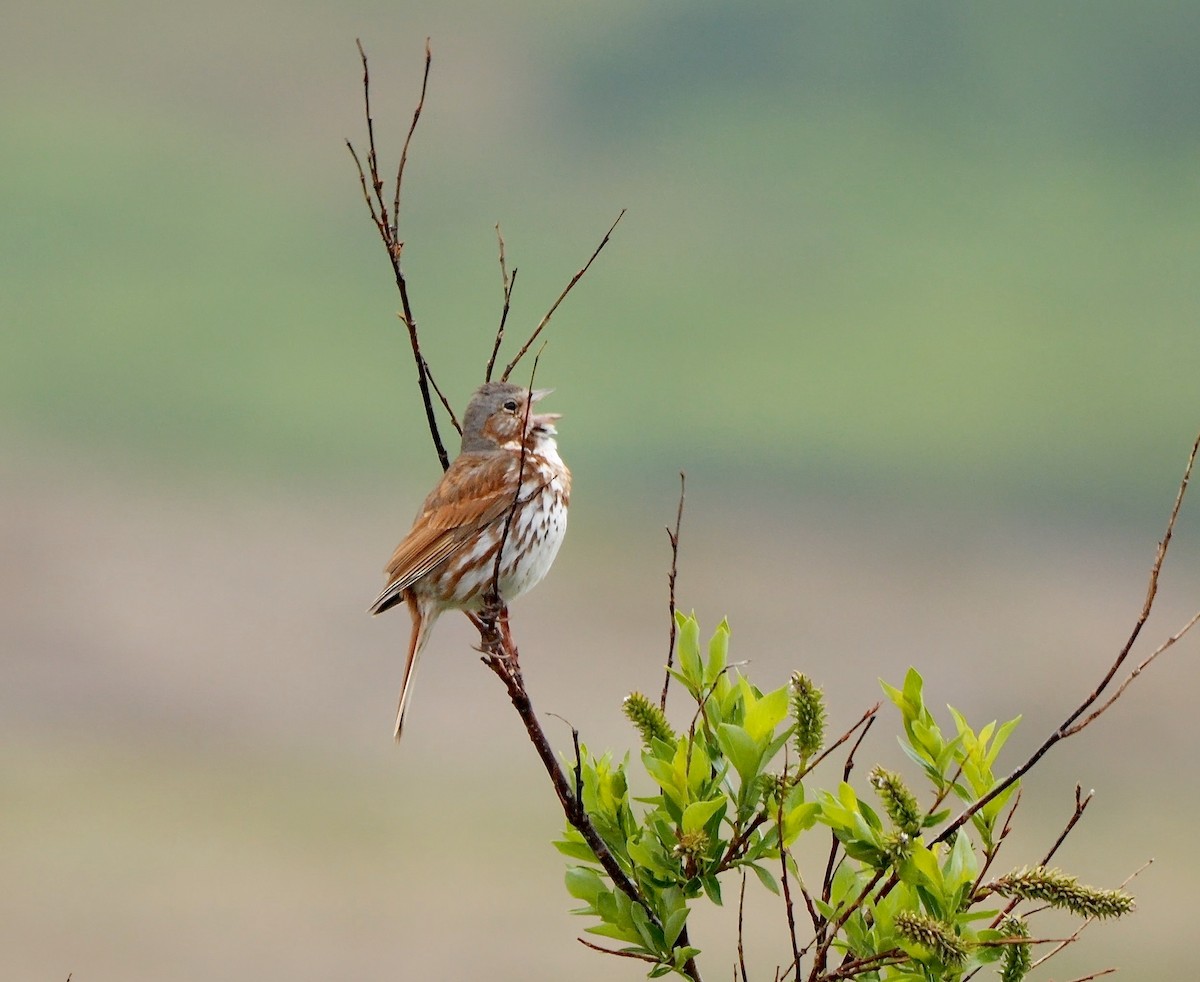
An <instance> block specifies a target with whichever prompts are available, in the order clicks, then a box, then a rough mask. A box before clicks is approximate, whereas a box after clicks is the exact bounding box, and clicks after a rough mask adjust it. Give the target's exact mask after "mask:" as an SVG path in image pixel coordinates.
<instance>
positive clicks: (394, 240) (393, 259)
mask: <svg viewBox="0 0 1200 982" xmlns="http://www.w3.org/2000/svg"><path fill="white" fill-rule="evenodd" d="M356 43H357V45H358V54H359V58H360V60H361V61H362V69H363V109H364V112H365V115H366V121H367V166H366V168H365V169H364V168H363V164H362V160H361V158H360V157H359V155H358V151H356V150H355V149H354V144H352V143H351V142H350V141H349V140H347V141H346V147H347V148H348V149H349V151H350V156H351V157H353V158H354V164H355V166H356V167H357V168H358V180H359V184H360V185H361V186H362V191H363V197H364V199H365V200H366V202H367V209H368V211H369V212H370V214H371V221H372V222H374V224H375V228H376V230H377V231H378V232H379V237H380V239H382V241H383V245H384V248H385V249H386V250H387V254H388V261H389V262H390V263H391V266H392V275H393V276H394V277H395V280H396V289H397V290H398V291H399V292H400V306H401V314H400V320H401V321H402V322H403V324H404V326H405V329H406V330H407V331H408V341H409V345H410V347H411V348H412V353H413V361H414V362H416V366H417V387H418V388H419V389H420V392H421V400H422V401H423V402H424V404H425V421H426V423H427V424H428V425H429V435H430V437H431V438H432V439H433V446H434V449H435V450H436V451H437V455H438V461H439V462H440V463H441V465H442V470H447V469H448V468H449V467H450V456H449V454H447V453H446V447H445V444H444V443H443V442H442V436H441V433H440V432H439V430H438V424H437V416H436V414H435V413H434V410H433V398H432V395H431V393H430V387H431V386H432V387H433V389H434V390H436V391H437V393H438V395H439V397H440V398H441V400H442V404H443V405H444V406H445V407H446V409H447V411H448V412H449V414H450V419H451V421H452V422H453V424H454V427H455V429H457V430H458V431H459V432H460V433H461V432H462V429H461V427H460V426H459V423H458V419H457V417H456V416H455V415H454V411H453V410H452V409H451V408H450V405H449V403H448V402H447V400H446V398H445V396H443V395H442V393H441V390H440V389H438V388H437V383H436V382H434V381H433V377H432V375H431V373H430V371H429V365H428V363H427V362H426V361H425V358H424V356H423V355H422V354H421V341H420V337H419V335H418V332H417V321H416V318H415V317H414V316H413V312H412V304H411V303H410V301H409V298H408V281H407V280H406V279H405V277H404V270H403V268H402V267H401V265H400V255H401V253H402V252H403V250H404V243H403V242H401V241H400V238H399V225H400V215H399V211H400V183H401V180H402V179H403V177H404V165H405V161H406V159H407V156H408V146H409V142H410V141H411V140H412V135H413V131H414V130H416V128H417V120H418V119H419V118H420V116H421V109H422V108H423V107H424V105H425V91H426V86H427V84H428V82H429V66H430V63H431V58H432V55H431V52H430V46H429V41H428V39H426V41H425V71H424V74H423V75H422V81H421V97H420V99H419V100H418V102H417V108H416V110H415V111H414V112H413V120H412V125H411V126H410V127H409V130H408V137H407V138H406V139H405V141H404V151H403V153H402V154H401V158H400V166H399V168H398V170H397V172H396V190H395V197H394V198H393V200H392V213H391V214H390V215H389V213H388V208H387V203H386V201H385V199H384V197H383V178H382V177H380V175H379V153H378V151H377V149H376V146H375V121H374V119H373V117H372V115H371V74H370V70H369V69H368V67H367V53H366V50H365V49H364V48H363V45H362V41H357V42H356ZM368 177H369V185H368Z"/></svg>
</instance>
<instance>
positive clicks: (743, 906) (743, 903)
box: [734, 869, 750, 982]
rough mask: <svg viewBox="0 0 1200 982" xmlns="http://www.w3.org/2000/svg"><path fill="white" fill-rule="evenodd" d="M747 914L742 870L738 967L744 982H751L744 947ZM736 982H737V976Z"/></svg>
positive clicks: (739, 896)
mask: <svg viewBox="0 0 1200 982" xmlns="http://www.w3.org/2000/svg"><path fill="white" fill-rule="evenodd" d="M745 912H746V871H745V870H744V869H743V870H742V892H741V893H740V894H739V895H738V949H737V951H738V966H739V967H740V968H741V970H742V982H750V980H749V978H748V977H747V976H746V949H745V947H744V946H743V945H742V918H743V915H744V914H745ZM734 978H735V982H736V976H735V977H734Z"/></svg>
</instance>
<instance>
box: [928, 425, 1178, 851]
mask: <svg viewBox="0 0 1200 982" xmlns="http://www.w3.org/2000/svg"><path fill="white" fill-rule="evenodd" d="M1197 452H1200V436H1197V437H1196V441H1195V443H1193V444H1192V450H1191V453H1190V454H1189V455H1188V461H1187V466H1186V467H1185V468H1184V471H1183V479H1182V480H1181V481H1180V483H1179V491H1178V492H1177V493H1176V495H1175V504H1174V505H1173V506H1172V508H1171V517H1170V518H1169V519H1168V521H1167V530H1166V532H1165V533H1164V535H1163V537H1162V540H1161V541H1160V542H1159V543H1158V551H1157V553H1156V554H1155V557H1154V564H1153V566H1152V567H1151V568H1150V582H1149V584H1148V586H1147V588H1146V599H1145V601H1144V602H1143V603H1142V610H1141V613H1139V614H1138V618H1137V620H1136V622H1135V623H1134V626H1133V630H1132V631H1131V632H1130V634H1129V638H1128V640H1126V642H1125V644H1124V646H1123V647H1122V648H1121V650H1120V652H1118V654H1117V657H1116V660H1115V661H1114V662H1113V663H1112V665H1111V666H1110V667H1109V669H1108V671H1107V672H1106V673H1105V674H1104V677H1103V678H1102V679H1101V680H1100V684H1099V685H1097V686H1096V688H1095V689H1094V690H1093V691H1092V693H1091V694H1090V695H1089V696H1088V697H1087V698H1086V699H1084V700H1083V702H1082V703H1080V705H1079V706H1078V708H1076V709H1075V711H1074V712H1072V713H1071V715H1070V716H1068V717H1067V718H1066V719H1065V720H1063V722H1062V724H1061V725H1060V726H1059V727H1058V729H1056V730H1055V731H1054V732H1053V733H1051V734H1050V735H1049V736H1048V737H1047V738H1046V739H1045V740H1044V741H1043V743H1042V745H1041V746H1040V747H1038V749H1037V750H1035V751H1034V752H1033V754H1032V755H1031V756H1030V757H1029V758H1028V759H1027V760H1026V761H1025V762H1024V763H1023V764H1021V765H1020V766H1019V767H1017V768H1016V770H1014V771H1013V772H1012V773H1011V774H1009V775H1008V777H1006V778H1004V780H1002V781H1000V782H999V783H998V784H997V785H996V786H995V787H993V788H992V790H991V791H989V792H988V793H987V794H985V795H984V796H983V797H982V798H980V799H979V800H978V801H976V802H975V803H974V804H972V805H970V806H969V807H968V808H966V809H964V810H963V812H962V813H961V814H960V815H959V816H958V818H956V819H955V820H954V821H953V822H951V823H950V824H949V825H947V826H946V827H945V828H944V829H943V830H942V831H941V833H940V834H939V835H938V836H937V838H936V839H934V840H933V842H934V843H937V842H945V841H946V840H948V839H949V838H950V836H952V835H954V833H955V832H957V831H958V830H959V829H960V828H962V827H963V826H964V825H965V824H966V823H967V822H969V821H970V820H971V817H972V816H973V815H975V814H976V813H977V812H979V810H980V809H981V808H984V807H986V806H987V804H988V803H989V802H990V801H992V800H993V799H995V798H996V797H997V796H998V795H1001V794H1003V793H1004V792H1005V791H1007V790H1008V789H1009V788H1010V787H1011V786H1012V785H1013V784H1015V783H1016V782H1017V781H1019V780H1020V779H1021V778H1022V777H1024V776H1025V775H1026V774H1027V773H1028V772H1029V771H1030V770H1031V769H1032V768H1033V766H1034V765H1035V764H1037V762H1038V761H1039V760H1041V759H1042V757H1044V756H1045V755H1046V753H1047V752H1048V751H1049V750H1050V748H1051V747H1053V746H1054V745H1055V744H1056V743H1058V742H1059V741H1060V740H1065V739H1066V738H1068V737H1071V736H1074V735H1075V734H1076V733H1078V732H1079V731H1080V730H1081V729H1083V727H1084V726H1086V725H1087V724H1088V723H1090V722H1091V721H1092V720H1094V719H1095V718H1096V717H1098V716H1099V715H1100V714H1101V713H1102V712H1104V711H1105V710H1106V709H1108V708H1109V706H1111V705H1112V704H1113V702H1114V701H1115V700H1113V699H1109V701H1108V702H1106V703H1105V704H1104V705H1103V706H1102V707H1101V709H1100V710H1099V711H1098V712H1095V713H1093V714H1092V715H1091V716H1089V717H1088V718H1087V720H1086V721H1084V722H1083V723H1082V724H1080V725H1078V726H1076V725H1074V724H1075V721H1076V720H1078V719H1079V717H1080V716H1082V715H1083V714H1084V713H1086V712H1087V711H1088V710H1089V709H1090V708H1091V707H1092V706H1093V705H1094V704H1095V703H1096V701H1097V700H1098V699H1099V698H1100V696H1101V695H1102V694H1103V692H1104V690H1105V689H1106V688H1107V687H1108V684H1109V683H1110V682H1111V681H1112V680H1113V677H1114V676H1115V675H1116V674H1117V672H1118V671H1119V670H1120V668H1121V665H1123V664H1124V662H1125V659H1126V658H1127V657H1128V656H1129V652H1130V650H1131V649H1132V648H1133V645H1134V642H1135V641H1137V639H1138V635H1140V634H1141V631H1142V627H1143V625H1144V624H1145V623H1146V621H1147V619H1148V618H1149V617H1150V611H1151V608H1152V607H1153V605H1154V598H1155V596H1156V595H1157V593H1158V576H1159V573H1160V572H1161V571H1162V565H1163V561H1164V560H1165V559H1166V558H1167V547H1168V546H1169V545H1170V543H1171V536H1172V535H1173V534H1174V531H1175V521H1176V519H1178V517H1179V509H1180V507H1181V506H1182V504H1183V496H1184V494H1185V493H1186V492H1187V488H1188V483H1189V482H1190V481H1191V477H1192V468H1193V467H1194V466H1195V463H1196V454H1197ZM1196 619H1197V618H1193V619H1192V620H1191V621H1189V622H1188V624H1187V625H1186V626H1185V627H1184V629H1183V630H1182V631H1180V632H1179V636H1180V637H1182V636H1183V634H1184V633H1185V632H1186V631H1187V629H1188V628H1190V627H1191V626H1192V624H1194V623H1195V621H1196ZM1168 642H1169V643H1168V644H1167V645H1166V647H1169V646H1170V644H1173V643H1174V642H1173V641H1170V639H1168ZM1156 655H1157V652H1156ZM1153 657H1155V656H1151V659H1147V663H1148V662H1149V661H1150V660H1152V659H1153ZM1140 668H1141V666H1139V669H1138V670H1140ZM1132 677H1133V676H1131V679H1132ZM1131 679H1130V680H1131ZM1128 682H1129V680H1127V681H1126V682H1125V683H1124V684H1123V685H1122V687H1121V689H1119V690H1118V692H1117V694H1118V695H1119V694H1120V692H1122V691H1124V689H1125V687H1126V686H1127V685H1128ZM932 844H933V843H930V845H932Z"/></svg>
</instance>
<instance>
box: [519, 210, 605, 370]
mask: <svg viewBox="0 0 1200 982" xmlns="http://www.w3.org/2000/svg"><path fill="white" fill-rule="evenodd" d="M624 217H625V209H624V208H622V209H621V214H619V215H618V216H617V220H616V221H615V222H613V223H612V225H611V226H610V227H609V229H608V231H607V232H605V233H604V238H602V239H601V240H600V244H599V245H598V246H596V251H595V252H593V253H592V256H591V258H590V259H589V260H588V261H587V262H586V263H584V264H583V268H582V269H580V270H579V272H577V273H576V274H575V275H574V276H572V277H571V282H570V283H568V284H567V285H566V288H565V289H564V290H563V292H562V293H560V294H559V295H558V299H557V300H555V301H554V303H553V304H551V305H550V309H549V310H548V311H546V316H545V317H543V318H542V319H541V321H540V322H539V323H538V326H537V327H536V328H534V331H533V333H532V334H531V335H530V336H529V340H528V341H526V342H525V343H524V344H523V345H522V346H521V350H520V351H518V352H517V355H516V357H515V358H513V360H512V361H510V362H509V363H508V365H507V366H505V369H504V374H503V375H501V376H500V381H502V382H507V381H508V377H509V376H510V375H511V374H512V372H513V369H514V368H516V367H517V362H519V361H520V360H521V359H522V358H524V357H525V352H527V351H528V350H529V349H530V347H531V346H532V345H533V342H534V341H536V340H537V338H538V335H539V334H541V333H542V330H543V329H544V328H545V326H546V325H547V324H549V323H550V318H551V317H552V316H553V315H554V312H555V311H556V310H558V305H559V304H560V303H562V302H563V301H564V300H565V299H566V297H567V294H568V293H570V292H571V289H572V288H573V287H574V286H575V284H576V283H578V282H579V281H580V280H581V279H582V278H583V274H584V273H586V272H587V271H588V268H589V267H590V266H591V265H592V263H593V262H595V260H596V257H597V256H598V255H600V250H601V249H603V248H604V247H605V246H606V245H608V239H609V237H610V236H611V235H612V234H613V229H615V228H616V227H617V222H619V221H620V220H621V219H622V218H624Z"/></svg>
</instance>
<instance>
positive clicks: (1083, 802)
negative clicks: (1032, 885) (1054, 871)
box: [1038, 784, 1096, 866]
mask: <svg viewBox="0 0 1200 982" xmlns="http://www.w3.org/2000/svg"><path fill="white" fill-rule="evenodd" d="M1095 793H1096V792H1095V791H1089V792H1088V793H1087V794H1086V795H1085V794H1084V793H1083V788H1081V787H1080V786H1079V785H1078V784H1077V785H1075V811H1074V812H1072V813H1071V817H1070V818H1069V819H1068V820H1067V825H1066V827H1065V828H1064V829H1063V830H1062V832H1060V833H1059V835H1058V838H1057V839H1055V840H1054V845H1052V846H1051V847H1050V848H1049V849H1048V850H1046V855H1045V856H1043V857H1042V861H1041V862H1040V863H1039V864H1038V865H1039V866H1049V865H1050V860H1052V859H1053V858H1054V854H1055V853H1056V852H1058V849H1059V847H1060V846H1061V845H1062V844H1063V843H1064V842H1065V841H1066V838H1067V836H1068V835H1070V834H1071V830H1072V829H1073V828H1075V824H1076V823H1077V822H1078V821H1079V820H1080V819H1081V818H1083V813H1084V812H1085V811H1087V806H1088V805H1090V804H1091V803H1092V796H1093V795H1095Z"/></svg>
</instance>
